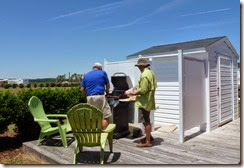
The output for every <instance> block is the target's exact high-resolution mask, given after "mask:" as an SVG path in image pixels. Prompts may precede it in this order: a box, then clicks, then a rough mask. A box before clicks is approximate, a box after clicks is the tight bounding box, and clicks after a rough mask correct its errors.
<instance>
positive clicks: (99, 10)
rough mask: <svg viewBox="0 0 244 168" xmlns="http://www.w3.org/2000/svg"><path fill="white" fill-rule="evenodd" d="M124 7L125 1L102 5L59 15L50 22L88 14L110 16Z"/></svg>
mask: <svg viewBox="0 0 244 168" xmlns="http://www.w3.org/2000/svg"><path fill="white" fill-rule="evenodd" d="M122 5H123V1H120V2H114V3H110V4H106V5H101V6H98V7H94V8H89V9H84V10H79V11H76V12H71V13H67V14H63V15H59V16H56V17H53V18H51V19H50V20H57V19H63V18H66V17H71V16H75V15H80V14H88V13H89V14H93V15H95V16H101V15H105V14H109V13H111V12H112V11H115V10H116V9H117V8H119V7H121V6H122Z"/></svg>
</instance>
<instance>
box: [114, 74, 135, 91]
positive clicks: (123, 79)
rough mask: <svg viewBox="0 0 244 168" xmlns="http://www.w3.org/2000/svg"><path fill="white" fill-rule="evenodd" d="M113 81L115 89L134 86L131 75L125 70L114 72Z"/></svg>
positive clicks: (123, 89)
mask: <svg viewBox="0 0 244 168" xmlns="http://www.w3.org/2000/svg"><path fill="white" fill-rule="evenodd" d="M111 82H112V83H113V86H114V90H120V91H126V90H128V89H129V88H131V87H132V82H131V80H130V77H129V76H127V75H126V74H125V73H123V72H117V73H114V75H113V76H112V77H111Z"/></svg>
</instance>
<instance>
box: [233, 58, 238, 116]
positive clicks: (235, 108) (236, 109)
mask: <svg viewBox="0 0 244 168" xmlns="http://www.w3.org/2000/svg"><path fill="white" fill-rule="evenodd" d="M237 71H238V65H237V59H236V58H234V59H233V80H234V118H235V119H237V118H238V76H237Z"/></svg>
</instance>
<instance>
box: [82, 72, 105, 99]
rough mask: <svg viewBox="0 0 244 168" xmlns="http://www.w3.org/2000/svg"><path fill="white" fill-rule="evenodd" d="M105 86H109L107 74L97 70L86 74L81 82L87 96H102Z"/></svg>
mask: <svg viewBox="0 0 244 168" xmlns="http://www.w3.org/2000/svg"><path fill="white" fill-rule="evenodd" d="M107 84H109V80H108V75H107V73H106V72H105V71H103V70H97V69H94V70H92V71H90V72H88V73H87V74H86V75H85V77H84V78H83V79H82V82H81V86H82V87H84V88H85V90H86V94H87V95H88V96H90V95H96V94H104V92H105V85H107Z"/></svg>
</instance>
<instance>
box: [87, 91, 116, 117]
mask: <svg viewBox="0 0 244 168" xmlns="http://www.w3.org/2000/svg"><path fill="white" fill-rule="evenodd" d="M87 103H88V104H91V105H93V106H95V107H97V108H98V109H99V110H101V111H102V112H103V118H108V117H110V116H111V115H112V113H111V109H110V106H109V104H108V102H107V99H106V97H105V96H104V95H93V96H87Z"/></svg>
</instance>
